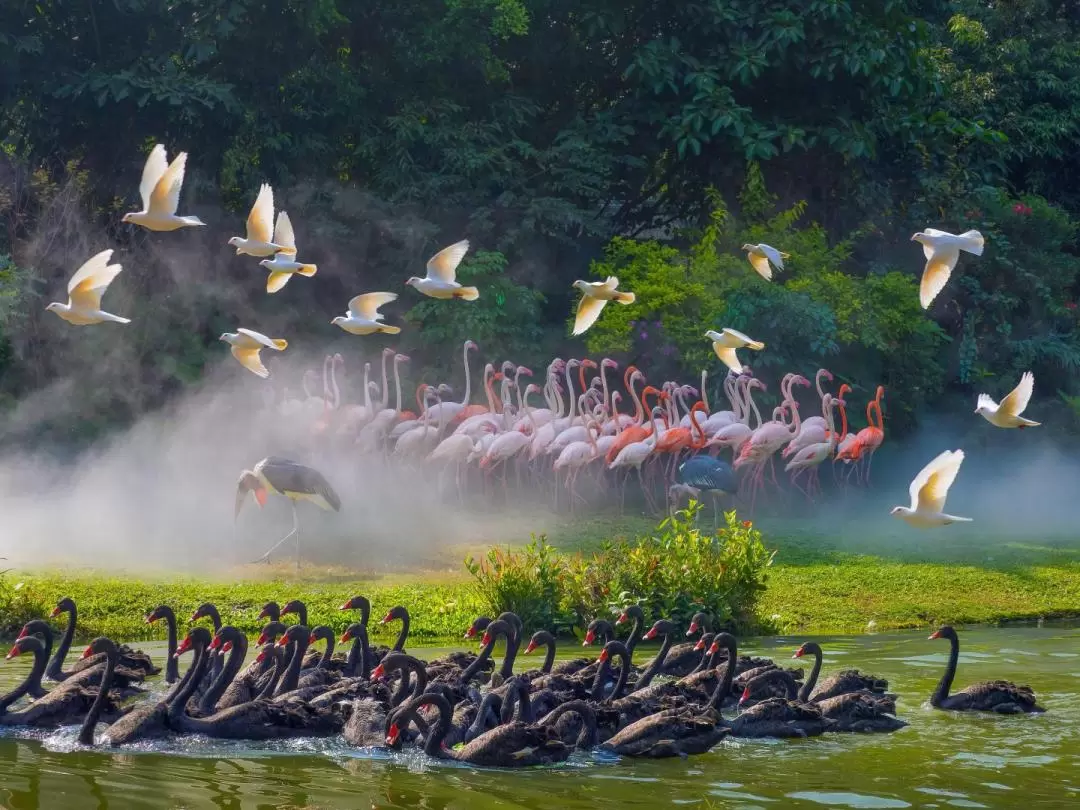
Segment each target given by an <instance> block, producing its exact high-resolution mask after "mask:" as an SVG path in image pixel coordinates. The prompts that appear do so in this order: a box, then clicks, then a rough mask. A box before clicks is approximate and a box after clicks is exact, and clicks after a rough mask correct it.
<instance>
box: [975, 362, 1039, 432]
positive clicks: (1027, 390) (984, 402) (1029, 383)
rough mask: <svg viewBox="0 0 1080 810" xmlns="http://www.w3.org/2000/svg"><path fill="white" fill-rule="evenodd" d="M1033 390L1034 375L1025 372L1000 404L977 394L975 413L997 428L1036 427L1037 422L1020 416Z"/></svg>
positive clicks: (986, 396) (984, 395)
mask: <svg viewBox="0 0 1080 810" xmlns="http://www.w3.org/2000/svg"><path fill="white" fill-rule="evenodd" d="M1034 390H1035V375H1034V374H1032V373H1031V372H1030V371H1025V372H1024V373H1023V375H1021V377H1020V383H1019V384H1018V385H1017V386H1016V388H1014V389H1013V390H1012V391H1010V392H1009V393H1008V394H1006V395H1005V398H1004V399H1003V400H1001V404H1000V405H999V404H998V403H996V402H994V400H992V399H991V398H990V397H989V396H988V395H986V394H979V399H978V401H977V402H976V407H975V413H977V414H981V415H982V418H983V419H985V420H986V421H987V422H989V423H990V424H991V425H994V426H996V427H999V428H1020V429H1021V430H1023V429H1024V428H1028V427H1038V426H1039V424H1040V423H1039V422H1032V421H1031V420H1030V419H1025V418H1024V417H1023V416H1021V415H1020V414H1022V413H1023V412H1024V409H1025V408H1026V407H1027V406H1028V402H1030V401H1031V394H1032V392H1033V391H1034Z"/></svg>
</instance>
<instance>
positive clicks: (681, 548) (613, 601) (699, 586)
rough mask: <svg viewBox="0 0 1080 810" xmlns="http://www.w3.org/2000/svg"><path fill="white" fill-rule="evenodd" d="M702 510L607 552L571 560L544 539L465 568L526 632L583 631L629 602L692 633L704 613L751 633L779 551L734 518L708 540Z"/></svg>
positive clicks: (494, 609)
mask: <svg viewBox="0 0 1080 810" xmlns="http://www.w3.org/2000/svg"><path fill="white" fill-rule="evenodd" d="M700 510H701V504H699V503H697V502H691V503H690V505H689V506H688V507H687V508H686V509H685V510H683V511H679V512H676V513H675V514H674V516H672V517H670V518H668V519H666V520H664V521H663V522H661V523H660V525H659V526H658V527H657V533H656V534H655V535H653V536H649V537H640V538H638V539H636V540H621V541H619V542H616V543H606V544H604V545H603V546H601V548H600V550H599V551H598V552H596V553H595V554H592V555H580V554H579V555H576V556H575V557H573V558H570V559H567V558H564V557H562V556H560V555H559V554H558V553H557V552H556V551H555V550H554V549H553V548H552V547H551V546H550V545H549V544H548V543H547V540H546V539H545V538H544V537H542V536H541V537H540V538H539V539H535V540H533V541H532V542H531V543H529V545H527V546H526V547H525V548H524V549H523V550H522V551H520V552H511V551H509V550H506V551H503V550H502V549H498V548H493V549H491V550H490V551H489V552H488V553H487V555H486V557H485V558H484V559H483V560H481V561H479V562H476V561H474V560H473V559H472V558H469V559H468V560H466V563H465V565H466V568H467V569H468V571H469V573H471V574H472V575H473V577H474V578H475V580H476V588H477V592H478V594H479V596H480V599H481V601H482V602H483V603H484V604H485V605H486V606H487V608H488V609H489V610H490V611H491V613H492V615H495V614H497V613H499V612H501V611H503V610H513V611H514V612H515V613H517V614H518V615H519V616H520V617H521V619H522V621H523V622H524V623H525V626H526V627H527V628H528V629H529V630H536V629H540V628H545V629H550V630H558V629H559V628H560V627H566V626H573V625H577V626H579V627H580V626H584V625H585V624H587V623H588V622H589V621H590V620H591V619H593V618H596V617H598V616H604V617H606V616H608V615H610V614H612V613H617V612H619V611H620V610H622V608H624V607H626V605H628V604H631V603H634V604H638V605H640V606H641V608H642V610H644V612H645V615H646V616H647V617H651V618H652V619H659V618H665V619H670V620H672V621H675V622H678V623H681V624H683V625H685V624H687V623H689V621H690V617H691V616H692V615H693V614H694V613H696V612H698V611H704V612H705V613H708V614H710V615H712V616H713V617H715V618H716V619H717V620H718V621H719V622H721V623H723V624H725V625H727V626H729V627H732V628H734V629H739V630H742V629H746V628H749V627H752V626H753V625H754V610H755V608H756V606H757V600H758V597H759V596H760V594H761V592H762V591H763V590H764V589H765V576H766V573H767V569H768V568H769V566H770V565H772V561H773V556H774V554H775V552H771V551H769V550H768V549H766V548H765V544H764V543H763V542H762V539H761V532H759V531H758V530H757V529H755V528H754V527H753V525H752V524H751V523H750V521H740V520H739V519H738V518H737V517H736V515H735V512H733V511H732V512H727V513H725V516H724V517H725V526H724V527H723V528H722V529H720V531H719V532H717V533H716V534H715V535H712V534H709V533H706V532H703V531H702V530H701V529H699V528H698V526H697V517H698V515H699V513H700Z"/></svg>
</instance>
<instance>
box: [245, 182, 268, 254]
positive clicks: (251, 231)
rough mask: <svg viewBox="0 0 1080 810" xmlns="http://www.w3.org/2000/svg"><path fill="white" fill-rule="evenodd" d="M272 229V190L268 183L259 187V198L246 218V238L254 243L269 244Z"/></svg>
mask: <svg viewBox="0 0 1080 810" xmlns="http://www.w3.org/2000/svg"><path fill="white" fill-rule="evenodd" d="M273 227H274V190H273V189H272V188H270V184H269V183H263V184H262V186H260V187H259V196H258V197H256V198H255V204H254V205H253V206H251V213H250V214H248V218H247V238H248V239H251V240H253V241H255V242H269V241H270V234H271V231H272V229H273Z"/></svg>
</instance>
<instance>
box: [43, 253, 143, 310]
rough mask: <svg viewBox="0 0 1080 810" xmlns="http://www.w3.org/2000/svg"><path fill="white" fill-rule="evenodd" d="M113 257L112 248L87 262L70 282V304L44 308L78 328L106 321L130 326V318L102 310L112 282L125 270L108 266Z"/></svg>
mask: <svg viewBox="0 0 1080 810" xmlns="http://www.w3.org/2000/svg"><path fill="white" fill-rule="evenodd" d="M112 254H113V252H112V249H109V250H103V251H101V253H98V254H97V255H96V256H91V257H90V258H89V259H87V260H86V262H85V263H84V264H83V266H82V267H80V268H79V269H78V270H76V271H75V275H73V276H72V277H71V281H69V282H68V302H67V303H66V304H59V303H56V302H54V303H52V304H49V305H48V306H47V307H45V309H46V310H48V311H49V312H55V313H56V314H57V315H59V316H60V317H61V318H63V319H64V320H65V321H67V322H68V323H71V324H74V325H75V326H88V325H90V324H92V323H102V322H103V321H109V322H110V323H131V320H130V319H128V318H121V317H120V316H119V315H113V314H111V313H109V312H102V310H101V296H103V295H104V294H105V290H107V289H108V288H109V284H111V283H112V280H113V279H114V278H116V277H117V276H118V275H120V271H121V270H123V269H124V268H122V267H121V266H120V265H118V264H109V259H110V258H112Z"/></svg>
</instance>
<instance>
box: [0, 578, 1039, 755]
mask: <svg viewBox="0 0 1080 810" xmlns="http://www.w3.org/2000/svg"><path fill="white" fill-rule="evenodd" d="M341 609H342V610H355V611H358V612H359V614H360V618H359V621H357V622H355V623H354V624H352V625H350V626H349V627H348V629H347V630H346V631H345V633H344V635H342V637H341V642H340V643H341V644H349V645H350V646H349V650H348V653H347V654H346V655H342V654H340V653H337V654H335V635H334V632H333V631H332V630H331V629H330V628H329V627H325V626H317V627H312V628H309V627H308V624H307V609H306V607H305V606H304V604H303V603H302V602H300V601H295V600H294V601H291V602H288V603H287V604H286V605H285V606H284V607H279V606H278V605H277V603H275V602H270V603H268V604H267V605H265V606H264V607H263V609H262V612H261V614H260V619H266V620H267V623H266V625H265V626H264V627H263V630H262V633H261V635H260V636H259V638H258V640H257V642H256V646H257V647H258V649H259V651H258V654H257V655H256V656H255V658H254V660H253V661H252V662H251V663H249V664H247V666H245V661H246V659H247V658H248V639H247V637H246V636H245V635H244V634H243V633H242V632H240V631H239V630H237V629H236V628H235V627H232V626H230V625H224V624H223V623H222V621H221V616H220V614H219V612H218V610H217V608H216V607H215V606H214V605H212V604H209V603H206V604H203V605H200V606H199V608H198V609H197V610H196V611H195V612H194V614H193V615H192V622H195V621H198V620H199V619H202V618H207V619H209V620H210V621H211V622H212V625H213V630H212V631H211V630H210V629H209V628H207V627H205V626H194V627H193V628H192V629H191V630H190V631H189V632H188V633H187V634H186V636H185V638H184V639H183V640H182V641H178V635H177V627H176V614H175V612H174V611H173V610H172V609H171V608H169V607H168V606H167V605H161V606H159V607H156V608H154V609H153V610H152V611H151V612H150V613H149V614H147V616H146V621H147V622H148V623H152V622H157V621H164V622H165V623H166V625H167V627H168V655H167V658H166V661H165V668H164V681H165V683H166V684H168V685H169V687H170V689H169V690H168V691H166V692H164V693H162V694H160V695H156V696H150V695H147V694H146V693H145V690H144V689H143V688H142V687H141V686H140V684H141V683H142V682H143V681H144V680H145V678H147V677H148V676H152V675H157V674H160V673H161V672H162V670H161V668H160V667H157V666H155V665H154V663H153V661H152V660H151V659H150V657H149V656H148V655H146V654H145V653H143V652H140V651H138V650H133V649H131V648H130V647H127V646H126V645H119V644H116V643H115V642H113V641H112V640H110V639H108V638H104V637H102V638H97V639H94V641H92V642H91V643H90V645H89V646H87V647H86V650H85V651H84V652H83V654H82V657H81V658H80V659H79V660H78V661H77V662H76V663H75V664H74V665H73V666H72V667H71V669H69V670H65V669H64V665H65V664H64V662H65V659H66V657H67V655H68V651H69V649H70V647H71V644H72V641H73V639H74V636H75V627H76V620H77V612H76V607H75V603H74V601H73V600H71V599H63V600H61V602H60V603H59V604H58V605H57V606H56V609H55V610H54V611H53V614H52V615H53V616H54V617H55V616H58V615H60V614H63V613H66V614H67V615H68V619H67V627H66V628H65V630H64V633H63V635H62V636H61V637H60V639H59V644H58V645H57V647H56V651H55V653H54V652H53V643H54V641H55V638H54V632H53V629H52V627H51V626H50V625H49V624H48V622H45V621H42V620H34V621H31V622H29V623H27V624H26V625H25V627H23V629H22V632H21V634H20V635H19V637H18V639H17V640H16V641H15V644H14V646H13V647H12V648H11V650H10V651H9V652H8V654H7V657H8V658H9V659H10V658H13V657H15V656H18V655H23V654H27V653H29V654H31V655H33V656H34V661H33V665H32V667H31V669H30V672H29V674H28V675H27V676H26V678H25V679H24V681H23V682H22V683H21V684H20V685H19V686H18V687H17V688H16V689H14V690H13V691H11V692H10V693H8V694H6V695H4V696H2V697H0V725H2V726H32V727H36V728H56V727H59V726H62V725H73V724H79V723H81V728H80V731H79V737H78V739H79V742H80V743H81V744H83V745H87V746H93V745H101V746H120V745H125V744H127V743H131V742H135V741H138V740H145V739H149V738H154V737H163V736H167V735H175V734H201V735H204V736H207V737H214V738H225V739H242V740H269V739H281V738H288V737H327V736H334V735H340V736H341V737H342V739H343V740H344V741H345V742H346V743H347V744H349V745H353V746H358V747H363V746H374V747H386V748H391V749H400V748H402V747H403V746H404V745H406V744H408V745H410V746H417V747H420V748H422V750H423V751H424V752H425V753H427V754H428V755H430V756H433V757H437V758H441V759H452V760H457V761H460V762H467V763H470V764H473V765H477V766H484V767H523V766H529V765H543V764H551V763H558V762H562V761H564V760H566V759H567V758H568V757H569V756H570V755H571V753H572V752H573V751H574V750H576V749H581V750H585V751H589V750H600V751H603V752H607V753H610V754H615V755H619V756H627V757H656V758H660V757H673V756H686V755H688V754H700V753H704V752H706V751H708V750H709V749H711V748H712V747H713V746H715V745H716V744H717V743H718V742H720V741H721V740H722V739H724V738H725V737H727V736H728V735H731V736H734V737H809V736H816V735H820V734H823V733H825V732H889V731H895V730H897V729H899V728H902V727H903V726H905V725H907V724H906V723H905V722H904V721H903V720H901V719H899V718H897V717H896V696H895V695H892V694H890V693H889V692H888V688H889V684H888V682H887V681H885V680H883V679H881V678H875V677H873V676H872V675H866V674H863V673H861V672H859V671H858V670H844V671H842V672H837V673H835V674H833V675H831V676H829V677H827V678H825V679H823V680H819V675H820V674H821V664H822V651H821V647H820V646H818V645H817V644H814V643H809V642H808V643H806V644H803V645H802V646H801V647H799V649H798V650H797V651H796V652H795V654H794V656H793V658H803V657H804V656H812V657H813V666H812V668H811V670H810V674H809V676H807V677H806V678H805V679H804V677H803V670H802V669H789V668H784V667H781V666H779V665H777V664H776V663H775V662H773V661H772V660H771V659H768V658H752V657H747V656H745V655H739V654H738V647H737V642H736V639H735V637H734V636H732V635H731V634H730V633H726V632H722V631H720V632H710V631H709V624H710V620H709V617H708V616H706V615H704V614H701V613H699V614H697V615H695V616H694V617H693V619H692V621H691V624H690V628H689V630H688V631H687V632H686V636H698V634H700V636H699V637H698V638H696V639H695V640H692V641H690V642H684V643H680V644H677V645H676V644H674V639H675V637H676V634H677V633H678V630H679V628H677V627H676V625H675V624H674V623H672V622H670V621H666V620H663V619H661V620H660V621H657V622H655V623H654V624H653V625H652V626H651V627H650V628H649V629H648V630H647V631H644V632H642V631H643V628H644V626H645V623H646V622H645V616H644V613H643V612H642V610H641V609H640V608H639V607H637V606H630V607H628V608H626V610H625V611H624V612H623V613H622V615H621V616H620V617H619V618H618V620H617V621H616V624H622V623H625V622H628V621H631V620H632V621H633V626H632V628H631V631H630V636H629V638H628V639H627V640H626V641H625V642H623V641H619V640H617V639H615V638H614V635H615V633H614V626H613V625H612V623H611V622H608V621H605V620H603V619H597V620H595V621H593V622H592V623H591V624H590V625H589V626H588V628H587V631H586V636H585V644H586V645H590V644H594V643H599V644H602V645H603V646H602V650H601V652H600V655H599V657H598V658H597V659H596V660H592V659H588V658H576V659H574V660H569V661H561V662H556V660H555V638H554V637H553V636H552V634H551V633H548V632H547V631H544V630H541V631H539V632H536V633H534V634H533V635H532V637H531V638H530V640H529V642H528V645H527V646H526V647H525V649H524V652H523V654H524V655H529V654H531V653H532V652H534V651H535V650H537V649H540V648H544V649H545V650H546V655H545V657H544V661H543V664H542V665H541V667H540V668H539V669H533V670H529V671H526V672H518V673H515V672H514V664H515V659H516V656H517V654H518V651H519V650H520V648H521V642H522V640H523V631H524V628H523V625H522V622H521V620H520V619H519V618H518V616H517V615H515V614H514V613H510V612H507V613H503V614H501V615H499V616H498V617H497V618H495V619H490V618H488V617H480V618H478V619H476V621H475V622H473V625H472V626H471V627H470V628H469V629H468V632H467V633H466V638H474V637H475V636H476V635H477V634H482V635H481V644H482V647H481V650H480V652H479V653H478V654H477V653H471V652H454V653H450V654H449V655H447V656H446V657H444V658H440V659H437V660H434V661H430V662H424V661H421V660H420V659H418V658H416V657H415V656H412V655H409V654H407V653H406V652H405V642H406V640H407V638H408V632H409V612H408V611H407V610H406V609H405V608H404V607H401V606H398V607H395V608H393V609H392V610H391V611H390V612H388V613H387V614H386V616H385V617H384V618H383V620H382V623H383V624H386V623H389V622H392V621H400V622H401V631H400V633H399V634H398V637H397V641H396V642H395V644H394V646H393V647H390V648H387V647H377V648H375V647H372V646H371V645H370V644H369V643H368V632H367V625H368V620H369V618H370V613H371V605H370V603H369V602H368V600H367V599H366V598H365V597H363V596H357V597H354V598H352V599H350V600H349V601H348V602H346V603H345V604H344V605H342V606H341ZM289 614H294V615H295V616H296V617H297V619H298V623H296V624H284V623H283V622H282V621H281V619H282V617H283V616H286V615H289ZM500 637H501V638H503V639H504V641H505V652H504V654H503V659H502V662H501V665H500V666H499V667H498V669H497V670H496V665H495V661H494V660H493V658H492V654H493V651H494V649H495V645H496V642H497V641H498V639H499V638H500ZM930 638H932V639H933V638H945V639H948V640H949V642H950V645H951V648H950V655H949V663H948V666H947V667H946V670H945V674H944V675H943V676H942V678H941V682H940V683H939V684H938V687H937V689H936V690H935V691H934V694H933V695H932V697H931V698H930V704H931V706H933V707H935V708H938V709H948V710H954V711H986V712H997V713H1002V714H1019V713H1027V712H1042V711H1043V709H1042V707H1040V706H1039V705H1038V704H1037V703H1036V702H1035V694H1034V692H1033V691H1032V690H1031V689H1030V688H1029V687H1027V686H1017V685H1016V684H1013V683H1010V682H1008V681H988V682H985V683H978V684H975V685H973V686H969V687H967V688H966V689H964V690H962V691H960V692H956V693H953V694H951V695H950V694H949V688H950V687H951V686H952V681H953V678H954V676H955V674H956V663H957V658H958V655H959V648H960V645H959V640H958V639H957V635H956V631H955V630H953V628H951V627H942V628H941V629H940V630H938V631H937V632H936V633H934V634H933V635H932V636H931V637H930ZM641 640H647V641H652V640H659V641H660V649H659V650H658V652H657V653H656V655H655V656H654V657H653V658H652V659H651V661H649V663H648V664H647V665H645V666H644V667H638V666H635V665H634V664H633V663H632V661H631V659H632V656H633V652H634V649H635V647H636V645H637V643H638V642H639V641H641ZM320 642H321V643H322V645H323V647H322V650H321V651H319V650H315V649H311V646H312V645H314V644H318V643H320ZM188 652H191V653H192V655H193V660H192V662H191V664H190V666H189V667H188V668H187V671H186V672H185V673H184V675H183V676H182V677H181V676H180V673H179V671H178V666H177V659H179V658H180V657H181V656H183V655H184V654H185V653H188ZM43 678H44V679H48V680H50V681H54V682H56V684H57V685H56V686H55V687H53V688H52V689H50V690H46V689H45V688H44V687H43V686H42V679H43ZM135 695H140V696H142V697H143V699H141V700H138V701H135V702H132V703H130V704H129V703H128V700H129V698H131V697H133V696H135ZM24 696H26V697H28V698H29V701H28V702H27V703H26V704H25V706H24V707H22V708H16V709H12V708H11V707H12V706H13V705H14V704H16V703H17V702H18V701H19V700H20V699H21V698H23V697H24ZM725 710H727V711H729V716H728V717H725V716H724V714H723V712H724V711H725ZM99 723H103V724H105V725H104V728H103V730H102V731H101V732H100V733H97V727H98V725H99Z"/></svg>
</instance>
